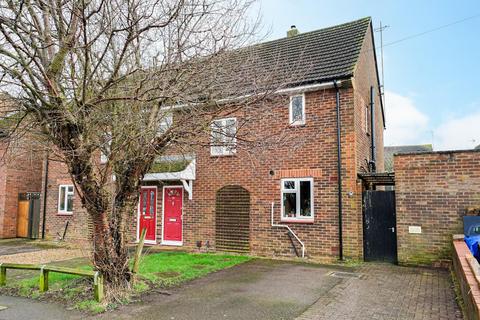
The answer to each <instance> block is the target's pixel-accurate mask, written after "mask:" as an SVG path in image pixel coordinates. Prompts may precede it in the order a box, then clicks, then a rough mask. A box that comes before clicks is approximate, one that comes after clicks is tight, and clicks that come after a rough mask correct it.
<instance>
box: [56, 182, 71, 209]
mask: <svg viewBox="0 0 480 320" xmlns="http://www.w3.org/2000/svg"><path fill="white" fill-rule="evenodd" d="M69 187H72V191H68V188H69ZM62 188H65V196H64V198H63V199H60V195H61V194H62V193H61V190H62ZM70 194H71V195H72V211H68V209H67V208H68V205H67V203H68V196H69V195H70ZM74 194H75V188H74V187H73V185H72V184H61V185H59V186H58V214H63V215H72V214H73V196H74ZM62 200H63V204H64V209H63V210H61V209H60V203H61V202H60V201H62Z"/></svg>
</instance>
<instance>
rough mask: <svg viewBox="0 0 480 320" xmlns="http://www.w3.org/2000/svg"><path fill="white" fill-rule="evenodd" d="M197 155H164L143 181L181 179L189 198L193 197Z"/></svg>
mask: <svg viewBox="0 0 480 320" xmlns="http://www.w3.org/2000/svg"><path fill="white" fill-rule="evenodd" d="M195 166H196V161H195V156H192V155H186V156H163V157H160V158H158V159H157V160H156V161H155V162H154V164H153V165H152V167H151V168H150V170H149V172H148V173H147V174H145V176H144V177H143V181H181V182H182V184H183V187H184V188H185V191H187V193H188V199H189V200H192V199H193V180H195V169H196V168H195Z"/></svg>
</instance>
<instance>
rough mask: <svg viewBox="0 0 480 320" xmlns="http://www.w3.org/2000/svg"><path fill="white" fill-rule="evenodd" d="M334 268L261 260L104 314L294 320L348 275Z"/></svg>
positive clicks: (140, 319) (111, 316) (143, 318)
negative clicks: (335, 274) (336, 272)
mask: <svg viewBox="0 0 480 320" xmlns="http://www.w3.org/2000/svg"><path fill="white" fill-rule="evenodd" d="M330 271H332V269H330V268H322V267H318V266H313V265H305V264H298V263H291V262H280V261H271V260H255V261H252V262H248V263H245V264H242V265H238V266H235V267H233V268H231V269H227V270H222V271H220V272H216V273H214V274H211V275H209V276H206V277H204V278H201V279H198V280H195V281H192V282H190V283H188V284H187V285H185V286H182V287H180V288H177V289H174V290H171V291H170V293H171V295H165V294H158V293H157V294H149V295H148V296H145V297H144V299H143V301H142V302H141V304H136V305H130V306H126V307H122V308H120V309H119V310H117V311H115V312H113V313H110V314H105V315H103V316H101V317H99V318H101V319H137V320H146V319H159V320H160V319H168V320H172V319H175V320H177V319H178V320H180V319H181V320H190V319H192V320H193V319H195V320H200V319H208V320H216V319H222V320H225V319H265V320H267V319H277V320H279V319H294V318H295V317H296V316H298V315H300V314H301V313H302V312H303V311H305V309H307V308H308V307H309V306H310V305H312V304H313V303H314V302H315V301H316V300H317V299H318V297H319V296H321V295H323V294H326V293H327V292H328V291H330V290H331V289H332V288H333V287H335V286H336V285H338V284H339V283H340V282H341V281H342V279H340V278H335V277H330V276H328V273H329V272H330Z"/></svg>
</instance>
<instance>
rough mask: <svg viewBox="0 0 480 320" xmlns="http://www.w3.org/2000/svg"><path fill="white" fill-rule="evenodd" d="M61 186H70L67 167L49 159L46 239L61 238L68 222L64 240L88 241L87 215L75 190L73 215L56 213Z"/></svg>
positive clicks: (70, 181) (56, 160) (54, 159)
mask: <svg viewBox="0 0 480 320" xmlns="http://www.w3.org/2000/svg"><path fill="white" fill-rule="evenodd" d="M62 184H67V185H71V184H72V180H71V179H70V176H69V174H68V170H67V166H66V165H65V164H64V163H63V162H61V161H59V160H58V159H56V158H54V157H50V159H49V162H48V182H47V207H46V208H47V214H46V216H45V234H46V238H49V239H57V238H59V237H61V236H62V235H63V232H64V230H65V226H66V223H67V221H69V226H68V228H67V232H66V235H65V240H66V241H71V242H77V241H79V240H88V239H89V231H88V230H89V229H88V215H87V213H86V211H85V209H84V208H83V207H82V203H81V200H80V198H79V197H78V195H77V192H76V190H74V195H73V213H72V214H71V215H67V214H60V213H59V212H58V197H59V186H60V185H62ZM43 192H45V191H43ZM42 201H43V198H42Z"/></svg>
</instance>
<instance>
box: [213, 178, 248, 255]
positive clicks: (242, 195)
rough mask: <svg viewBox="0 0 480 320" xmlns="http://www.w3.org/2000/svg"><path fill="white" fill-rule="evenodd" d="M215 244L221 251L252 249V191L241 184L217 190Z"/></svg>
mask: <svg viewBox="0 0 480 320" xmlns="http://www.w3.org/2000/svg"><path fill="white" fill-rule="evenodd" d="M215 246H216V249H217V250H219V251H231V252H243V253H244V252H249V251H250V193H249V192H248V191H247V190H245V189H244V188H242V187H241V186H226V187H223V188H221V189H220V190H218V191H217V197H216V203H215Z"/></svg>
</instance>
